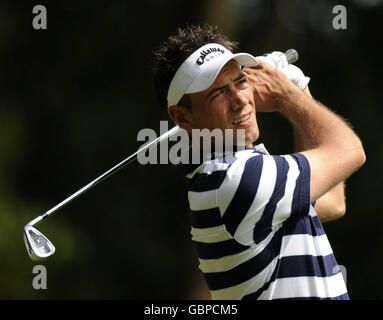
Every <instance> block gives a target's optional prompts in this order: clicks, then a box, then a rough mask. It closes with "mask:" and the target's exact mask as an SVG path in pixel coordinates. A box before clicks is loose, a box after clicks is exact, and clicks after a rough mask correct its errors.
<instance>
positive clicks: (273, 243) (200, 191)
mask: <svg viewBox="0 0 383 320" xmlns="http://www.w3.org/2000/svg"><path fill="white" fill-rule="evenodd" d="M201 163H202V164H196V165H193V164H188V165H186V164H180V167H181V169H182V170H183V171H184V173H185V175H186V178H187V180H188V182H189V191H188V200H189V205H190V221H191V235H192V241H193V242H194V244H195V245H196V248H197V252H198V255H199V268H200V269H201V271H202V273H203V275H204V278H205V280H206V283H207V285H208V287H209V289H210V292H211V296H212V299H262V300H263V299H349V296H348V294H347V289H346V285H345V282H344V279H343V276H342V273H341V271H340V268H339V266H338V264H337V262H336V259H335V257H334V254H333V251H332V249H331V246H330V243H329V241H328V239H327V236H326V234H325V231H324V230H323V227H322V224H321V222H320V220H319V218H318V216H317V213H316V212H315V209H314V208H313V206H312V205H311V204H310V166H309V163H308V161H307V159H306V158H305V157H304V156H303V155H302V154H300V153H295V154H290V155H283V156H272V155H270V154H269V153H268V152H267V150H266V149H265V148H264V146H263V144H260V145H257V146H255V147H254V148H250V149H245V150H241V151H237V152H235V151H234V152H232V153H228V154H225V155H221V156H218V157H215V158H214V157H212V158H211V159H210V160H206V161H203V162H201Z"/></svg>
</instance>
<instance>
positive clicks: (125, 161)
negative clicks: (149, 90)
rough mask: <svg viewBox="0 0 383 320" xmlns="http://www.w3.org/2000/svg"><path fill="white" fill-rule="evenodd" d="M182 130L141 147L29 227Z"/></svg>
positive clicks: (30, 224) (35, 220)
mask: <svg viewBox="0 0 383 320" xmlns="http://www.w3.org/2000/svg"><path fill="white" fill-rule="evenodd" d="M180 129H181V128H180V127H179V126H175V127H173V128H172V129H170V130H169V131H167V132H165V133H164V134H162V135H161V136H159V137H158V138H157V139H155V140H153V141H151V142H149V143H148V144H146V145H145V146H143V147H141V148H140V149H138V150H137V151H136V152H135V153H133V154H132V155H130V156H129V157H127V158H126V159H124V160H122V161H121V162H120V163H118V164H116V165H115V166H114V167H113V168H111V169H109V170H108V171H106V172H105V173H103V174H102V175H100V176H99V177H97V178H96V179H94V180H93V181H91V182H89V183H88V184H87V185H85V186H84V187H82V188H81V189H79V190H78V191H76V192H75V193H73V194H72V195H71V196H69V197H68V198H66V199H65V200H63V201H61V202H60V203H59V204H57V205H55V206H54V207H53V208H51V209H49V210H48V211H46V212H45V213H44V214H42V215H41V216H38V217H36V218H35V219H33V220H32V221H30V222H29V223H28V224H27V225H29V226H34V225H36V224H38V223H40V222H41V221H42V220H44V219H45V218H47V217H48V216H49V215H51V214H52V213H53V212H55V211H57V210H59V209H61V208H62V207H64V206H65V205H67V204H68V203H69V202H71V201H72V200H74V199H76V198H77V197H78V196H80V195H82V194H83V193H85V192H86V191H88V190H90V189H91V188H93V187H94V186H95V185H96V184H98V183H99V182H101V181H103V180H105V179H107V178H109V177H110V176H111V175H112V174H114V173H116V172H117V171H118V170H120V169H122V168H123V167H125V166H126V165H128V164H129V163H131V162H133V161H134V160H136V159H137V156H138V155H139V154H141V153H143V152H146V151H147V150H148V149H150V148H151V147H153V146H156V145H157V144H159V143H161V142H163V141H164V140H166V139H168V138H169V137H170V136H172V135H174V134H175V133H177V132H178V131H179V130H180Z"/></svg>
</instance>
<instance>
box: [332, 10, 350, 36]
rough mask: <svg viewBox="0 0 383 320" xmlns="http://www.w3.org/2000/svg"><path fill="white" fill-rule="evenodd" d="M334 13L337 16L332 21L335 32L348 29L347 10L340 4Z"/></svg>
mask: <svg viewBox="0 0 383 320" xmlns="http://www.w3.org/2000/svg"><path fill="white" fill-rule="evenodd" d="M332 13H333V14H335V17H334V18H333V19H332V27H333V28H334V29H335V30H340V29H342V30H345V29H347V9H346V7H345V6H342V5H340V4H338V5H336V6H335V7H334V8H332Z"/></svg>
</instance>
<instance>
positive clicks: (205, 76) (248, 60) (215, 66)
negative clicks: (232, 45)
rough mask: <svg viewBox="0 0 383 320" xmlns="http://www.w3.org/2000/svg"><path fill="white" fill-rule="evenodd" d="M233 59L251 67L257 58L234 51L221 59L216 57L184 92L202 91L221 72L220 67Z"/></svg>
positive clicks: (256, 62)
mask: <svg viewBox="0 0 383 320" xmlns="http://www.w3.org/2000/svg"><path fill="white" fill-rule="evenodd" d="M230 60H235V61H237V62H238V63H239V64H240V65H241V66H246V67H253V66H257V65H258V64H259V63H258V60H257V59H256V58H255V57H254V56H252V55H251V54H249V53H236V54H233V55H230V56H225V57H224V58H223V59H217V60H216V61H214V62H213V63H211V64H210V66H209V69H208V70H204V72H201V73H200V74H199V75H198V76H197V77H196V78H195V79H194V80H193V82H192V83H191V84H190V86H189V87H188V88H187V89H186V90H185V93H186V94H187V93H196V92H201V91H204V90H206V89H208V88H210V86H211V85H212V84H213V83H214V81H215V79H216V78H217V76H218V75H219V73H220V72H221V70H222V68H223V67H224V66H225V65H226V64H227V63H228V62H229V61H230Z"/></svg>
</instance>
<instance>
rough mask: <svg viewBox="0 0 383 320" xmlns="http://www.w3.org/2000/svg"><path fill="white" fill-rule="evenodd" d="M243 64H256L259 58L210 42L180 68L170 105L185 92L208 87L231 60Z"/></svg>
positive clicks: (178, 99) (177, 100) (172, 87)
mask: <svg viewBox="0 0 383 320" xmlns="http://www.w3.org/2000/svg"><path fill="white" fill-rule="evenodd" d="M232 59H234V60H236V61H237V62H238V63H239V64H240V65H242V66H249V67H250V66H256V65H258V61H257V59H256V58H255V57H254V56H252V55H251V54H248V53H236V54H233V53H232V52H231V51H230V50H228V49H226V48H225V47H224V46H222V45H220V44H218V43H208V44H206V45H204V46H202V47H201V48H199V49H198V50H196V51H194V52H193V53H192V54H191V55H190V56H189V57H188V58H187V59H186V60H185V61H184V62H183V63H182V65H181V66H180V67H179V68H178V70H177V72H176V74H175V75H174V77H173V80H172V82H171V83H170V86H169V90H168V107H170V106H173V105H177V104H178V103H179V102H180V100H181V98H182V97H183V95H184V94H187V93H195V92H200V91H204V90H206V89H208V88H209V87H210V86H211V85H212V84H213V82H214V81H215V79H216V78H217V76H218V74H219V72H220V71H221V69H222V68H223V66H224V65H225V64H226V63H227V62H228V61H229V60H232Z"/></svg>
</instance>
